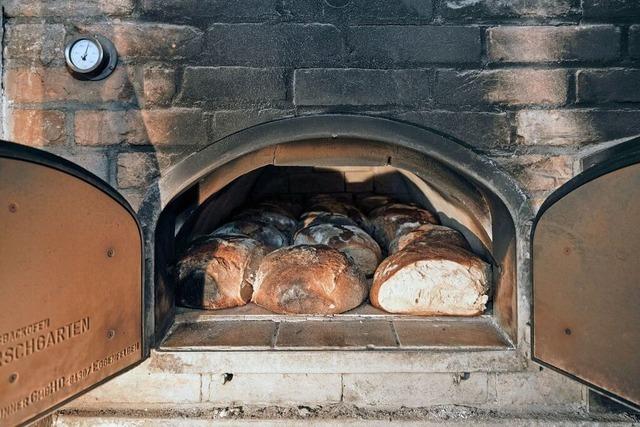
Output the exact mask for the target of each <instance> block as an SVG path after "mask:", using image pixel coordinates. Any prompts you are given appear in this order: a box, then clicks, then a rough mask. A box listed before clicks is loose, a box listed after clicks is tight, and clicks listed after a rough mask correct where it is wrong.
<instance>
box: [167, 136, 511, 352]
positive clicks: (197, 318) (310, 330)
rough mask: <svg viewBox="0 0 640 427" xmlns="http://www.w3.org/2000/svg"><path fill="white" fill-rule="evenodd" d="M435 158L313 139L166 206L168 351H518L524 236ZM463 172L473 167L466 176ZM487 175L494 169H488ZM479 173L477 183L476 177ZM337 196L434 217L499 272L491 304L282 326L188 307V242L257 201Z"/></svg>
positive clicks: (234, 311) (243, 314) (488, 195)
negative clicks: (180, 292) (183, 285)
mask: <svg viewBox="0 0 640 427" xmlns="http://www.w3.org/2000/svg"><path fill="white" fill-rule="evenodd" d="M461 166H462V167H457V168H456V169H455V170H454V168H452V167H451V165H447V164H445V163H444V162H442V161H441V160H438V159H437V156H430V155H429V154H425V153H423V152H421V151H417V150H413V149H410V148H407V147H403V146H401V145H399V144H398V145H396V144H393V143H389V142H381V141H373V140H364V139H358V138H330V139H306V140H298V141H291V142H286V143H280V144H275V145H271V146H268V147H263V148H258V149H256V150H253V151H249V152H246V153H243V154H241V155H238V156H233V158H230V159H229V160H228V161H226V162H223V163H222V164H221V165H219V166H217V167H215V168H213V169H212V170H209V171H208V172H207V173H206V174H203V175H202V176H200V177H199V179H198V180H197V181H195V182H194V184H193V185H191V186H190V187H189V188H187V189H186V190H185V191H183V192H182V193H181V194H180V195H179V196H178V197H176V198H175V199H174V200H172V201H171V202H170V203H168V204H167V206H166V208H165V209H164V210H163V212H162V214H161V216H160V219H159V220H158V226H157V229H156V242H155V248H156V260H155V268H156V276H155V277H156V279H155V307H156V310H155V312H156V313H155V316H156V331H157V332H158V331H161V332H165V331H166V335H165V336H164V338H163V340H162V342H161V344H160V348H161V349H162V348H167V349H174V350H175V349H212V350H226V349H228V350H234V349H263V350H287V349H288V350H291V349H328V348H329V349H362V348H367V349H383V350H392V349H401V348H405V349H406V348H416V349H429V348H436V349H437V348H459V349H469V348H480V349H482V348H486V349H493V348H496V349H497V348H510V347H512V346H514V343H515V342H517V339H516V332H517V325H516V323H517V319H516V306H517V304H516V273H515V272H516V268H515V262H516V261H515V260H516V257H515V227H514V222H513V219H512V216H511V214H510V213H509V210H508V208H507V206H506V205H505V204H504V203H503V201H502V200H501V198H500V197H499V195H498V194H496V192H494V191H493V190H492V189H490V188H488V186H486V185H484V184H482V183H480V182H479V181H478V180H476V179H474V177H473V175H475V173H473V174H472V173H469V174H466V173H465V172H464V167H465V165H464V164H462V165H461ZM466 167H469V165H467V166H466ZM488 167H489V166H488ZM476 172H477V171H476ZM319 193H331V194H333V195H334V196H335V197H338V198H346V199H349V200H353V199H358V198H359V197H361V196H362V195H365V194H382V195H389V196H391V197H393V198H394V199H396V200H398V201H400V202H408V203H413V204H416V205H418V206H421V207H423V208H426V209H429V210H431V211H433V212H435V213H437V216H438V219H439V221H440V222H441V224H443V225H445V226H448V227H451V228H454V229H456V230H458V231H460V232H461V233H462V234H463V235H464V237H465V238H466V240H467V241H468V242H469V244H470V246H471V248H472V250H473V252H474V253H475V254H477V255H478V256H480V257H481V258H482V259H483V260H485V261H486V262H488V263H489V264H491V266H492V277H491V280H490V282H491V283H490V291H489V293H488V296H489V301H488V303H487V306H486V310H485V311H484V313H483V314H481V315H478V316H473V317H462V316H461V317H456V316H453V317H451V316H447V317H443V316H440V317H438V316H415V315H406V314H391V313H387V312H385V311H383V310H380V309H377V308H375V307H373V306H372V305H371V304H370V303H369V301H368V300H367V301H365V302H364V303H363V304H362V305H360V306H359V307H357V308H355V309H353V310H350V311H347V312H345V313H341V314H335V315H307V314H294V315H291V314H287V315H283V314H275V313H272V312H270V311H268V310H265V309H264V308H262V307H259V306H257V305H255V304H253V303H249V304H247V305H244V306H240V307H235V308H228V309H222V310H202V309H194V308H187V307H182V306H180V305H179V299H178V298H177V297H176V295H177V281H176V263H177V262H178V260H179V259H180V257H181V256H182V255H183V254H184V252H185V250H186V248H187V247H188V245H189V242H190V241H191V240H193V238H194V237H196V236H201V235H203V234H206V233H209V232H211V231H212V230H214V229H215V228H216V227H218V226H220V225H221V224H223V223H225V222H226V221H229V219H230V218H231V217H232V216H233V214H234V213H235V212H238V210H239V209H241V208H243V207H245V206H251V205H252V204H255V203H256V201H259V200H263V199H270V198H273V197H274V196H275V197H279V196H283V195H286V196H288V197H292V198H294V199H297V200H300V201H301V202H304V200H305V199H307V198H308V197H309V196H310V195H313V194H319Z"/></svg>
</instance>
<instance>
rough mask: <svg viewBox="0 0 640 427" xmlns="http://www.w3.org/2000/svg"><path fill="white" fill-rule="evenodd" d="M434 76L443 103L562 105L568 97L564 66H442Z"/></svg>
mask: <svg viewBox="0 0 640 427" xmlns="http://www.w3.org/2000/svg"><path fill="white" fill-rule="evenodd" d="M436 80H437V83H436V91H435V92H436V93H435V98H436V102H438V103H440V104H445V105H446V104H453V105H476V104H511V105H527V104H540V105H562V104H564V103H565V102H566V100H567V88H568V85H567V72H566V71H565V70H535V69H510V70H490V71H463V72H460V71H453V70H442V71H440V72H439V73H438V76H437V79H436Z"/></svg>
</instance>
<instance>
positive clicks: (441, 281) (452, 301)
mask: <svg viewBox="0 0 640 427" xmlns="http://www.w3.org/2000/svg"><path fill="white" fill-rule="evenodd" d="M490 280H491V266H490V265H489V264H488V263H486V262H484V261H483V260H481V259H480V258H478V257H477V256H475V255H474V254H472V253H471V252H469V251H467V250H465V249H463V248H461V247H458V246H454V245H448V244H434V245H415V244H409V245H407V246H406V247H405V248H404V249H403V250H401V251H398V252H396V253H395V254H393V255H391V256H389V257H387V258H386V259H385V260H384V261H382V263H381V264H380V265H379V266H378V269H377V270H376V273H375V275H374V276H373V285H372V287H371V293H370V294H369V298H370V300H371V304H373V305H374V306H375V307H378V308H380V309H382V310H385V311H387V312H389V313H399V314H414V315H424V316H427V315H429V316H475V315H478V314H481V313H482V312H483V311H484V310H485V307H486V303H487V300H488V296H487V294H488V292H489V283H490Z"/></svg>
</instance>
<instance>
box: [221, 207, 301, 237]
mask: <svg viewBox="0 0 640 427" xmlns="http://www.w3.org/2000/svg"><path fill="white" fill-rule="evenodd" d="M234 219H235V220H239V219H241V220H245V221H253V222H262V223H264V224H270V225H272V226H274V227H275V228H277V229H278V230H280V231H282V232H283V233H284V234H285V235H287V236H289V237H291V236H293V233H295V231H296V230H297V229H298V221H296V220H295V219H294V218H292V217H291V216H289V215H285V214H283V213H281V212H275V211H269V210H266V209H245V210H243V211H242V212H240V213H238V214H237V215H236V216H235V217H234Z"/></svg>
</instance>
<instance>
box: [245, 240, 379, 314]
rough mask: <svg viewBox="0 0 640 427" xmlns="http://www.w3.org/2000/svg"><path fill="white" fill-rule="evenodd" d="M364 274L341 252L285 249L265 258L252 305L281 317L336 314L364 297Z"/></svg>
mask: <svg viewBox="0 0 640 427" xmlns="http://www.w3.org/2000/svg"><path fill="white" fill-rule="evenodd" d="M367 292H368V286H367V284H366V282H365V279H364V275H363V274H362V273H361V272H360V271H359V270H358V269H357V268H356V267H355V266H354V265H353V263H351V262H350V261H349V259H348V258H347V256H346V255H344V254H343V253H342V252H340V251H338V250H336V249H333V248H330V247H329V246H325V245H300V246H288V247H284V248H281V249H278V250H276V251H273V252H271V253H270V254H269V255H267V256H266V257H265V258H264V259H263V261H262V263H261V264H260V268H259V269H258V273H257V274H256V280H255V282H254V293H253V298H252V300H253V302H255V303H256V304H258V305H259V306H261V307H264V308H266V309H267V310H270V311H273V312H275V313H282V314H337V313H343V312H345V311H347V310H351V309H352V308H355V307H357V306H358V305H360V304H361V303H362V302H363V301H364V300H365V298H366V297H367Z"/></svg>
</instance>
